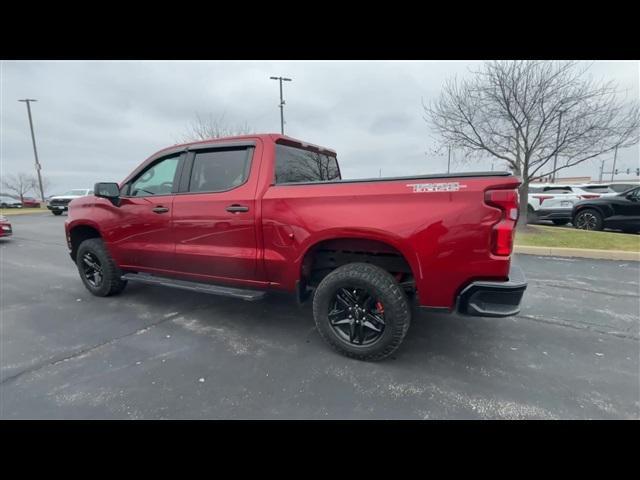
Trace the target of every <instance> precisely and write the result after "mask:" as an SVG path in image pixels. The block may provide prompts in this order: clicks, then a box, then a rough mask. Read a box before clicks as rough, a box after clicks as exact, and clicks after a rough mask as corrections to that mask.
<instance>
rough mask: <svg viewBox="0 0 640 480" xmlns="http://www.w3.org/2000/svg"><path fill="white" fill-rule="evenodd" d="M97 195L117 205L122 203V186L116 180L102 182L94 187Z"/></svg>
mask: <svg viewBox="0 0 640 480" xmlns="http://www.w3.org/2000/svg"><path fill="white" fill-rule="evenodd" d="M93 192H94V195H95V196H96V197H101V198H106V199H107V200H109V201H110V202H111V203H113V204H114V205H115V206H116V207H117V206H118V205H120V187H119V186H118V184H117V183H114V182H100V183H96V184H95V186H94V187H93Z"/></svg>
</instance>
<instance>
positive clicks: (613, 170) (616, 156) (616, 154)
mask: <svg viewBox="0 0 640 480" xmlns="http://www.w3.org/2000/svg"><path fill="white" fill-rule="evenodd" d="M616 158H618V146H617V145H616V151H615V152H614V153H613V168H612V169H611V181H612V182H613V174H614V173H615V171H616Z"/></svg>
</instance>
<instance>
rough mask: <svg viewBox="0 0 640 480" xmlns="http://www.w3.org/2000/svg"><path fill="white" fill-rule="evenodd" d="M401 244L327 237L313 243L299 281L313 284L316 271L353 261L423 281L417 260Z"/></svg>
mask: <svg viewBox="0 0 640 480" xmlns="http://www.w3.org/2000/svg"><path fill="white" fill-rule="evenodd" d="M400 243H401V242H400V241H398V240H395V239H392V238H381V237H379V236H372V235H370V234H364V233H361V234H351V235H340V234H336V235H325V236H323V237H322V238H318V239H316V240H315V241H314V242H313V243H310V244H309V245H308V246H307V247H306V248H305V249H304V252H303V253H302V255H301V256H300V262H299V265H298V268H299V270H298V274H299V278H300V281H301V282H302V283H303V284H310V283H313V275H314V270H327V271H331V270H334V269H335V268H338V267H339V266H341V265H344V264H346V263H351V262H363V263H371V264H373V265H377V266H379V267H381V268H383V269H384V270H387V271H399V272H402V273H406V274H408V275H410V276H411V277H412V278H413V279H418V278H420V276H419V272H420V267H419V264H418V263H417V259H416V258H414V257H413V256H412V255H411V254H409V253H408V252H406V251H404V249H403V247H402V246H401V245H400ZM318 262H320V263H318Z"/></svg>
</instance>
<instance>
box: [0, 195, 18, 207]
mask: <svg viewBox="0 0 640 480" xmlns="http://www.w3.org/2000/svg"><path fill="white" fill-rule="evenodd" d="M0 208H22V202H21V201H20V200H16V199H15V198H11V197H7V196H2V197H0Z"/></svg>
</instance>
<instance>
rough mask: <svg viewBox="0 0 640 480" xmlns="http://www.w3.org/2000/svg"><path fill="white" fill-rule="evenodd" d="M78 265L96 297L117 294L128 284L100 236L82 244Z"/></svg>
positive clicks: (86, 283) (83, 281) (88, 287)
mask: <svg viewBox="0 0 640 480" xmlns="http://www.w3.org/2000/svg"><path fill="white" fill-rule="evenodd" d="M76 265H77V266H78V272H79V273H80V278H81V279H82V283H84V286H85V287H86V288H87V290H89V291H90V292H91V293H92V294H93V295H95V296H96V297H108V296H110V295H116V294H118V293H120V292H121V291H122V290H124V287H126V286H127V281H126V280H122V278H121V277H122V272H121V271H120V268H119V267H118V266H117V265H116V263H115V262H114V261H113V259H112V258H111V255H109V252H108V251H107V249H106V247H105V246H104V242H103V241H102V239H100V238H90V239H88V240H85V241H84V242H82V243H81V244H80V246H79V247H78V252H77V254H76Z"/></svg>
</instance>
